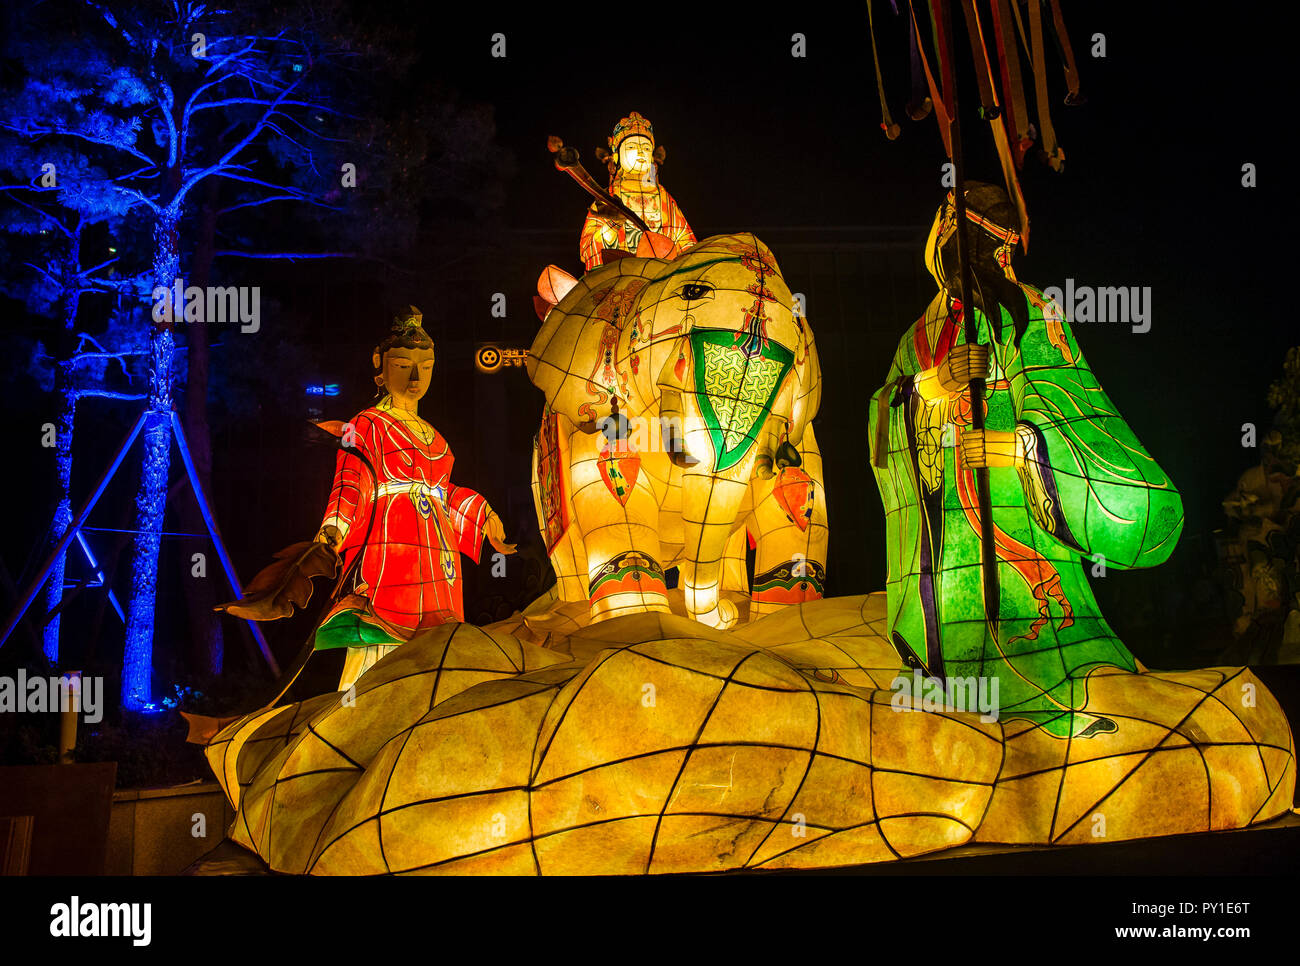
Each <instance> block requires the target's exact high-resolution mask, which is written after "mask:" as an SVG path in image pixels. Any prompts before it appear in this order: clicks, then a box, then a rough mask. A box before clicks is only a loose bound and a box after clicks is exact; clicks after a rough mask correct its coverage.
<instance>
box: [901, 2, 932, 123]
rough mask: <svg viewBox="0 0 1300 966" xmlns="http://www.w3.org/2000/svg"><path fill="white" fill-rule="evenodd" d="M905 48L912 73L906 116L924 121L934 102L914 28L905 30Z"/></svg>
mask: <svg viewBox="0 0 1300 966" xmlns="http://www.w3.org/2000/svg"><path fill="white" fill-rule="evenodd" d="M913 23H914V24H915V16H913ZM907 49H908V55H909V60H910V62H911V73H912V99H911V100H910V101H908V102H907V116H908V117H910V118H911V119H912V120H913V121H924V120H925V119H926V118H927V117H929V116H930V111H931V110H932V109H933V107H934V102H933V101H931V100H930V95H929V94H928V93H927V91H928V88H927V87H926V83H925V71H924V70H923V69H922V67H921V49H920V46H919V45H918V44H917V33H916V31H915V30H909V31H908V32H907Z"/></svg>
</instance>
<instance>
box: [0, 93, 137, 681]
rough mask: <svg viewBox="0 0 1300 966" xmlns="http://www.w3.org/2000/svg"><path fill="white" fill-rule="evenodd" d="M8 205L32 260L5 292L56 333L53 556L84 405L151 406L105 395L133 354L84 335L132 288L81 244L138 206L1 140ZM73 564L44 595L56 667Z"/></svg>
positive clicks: (46, 349)
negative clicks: (87, 308)
mask: <svg viewBox="0 0 1300 966" xmlns="http://www.w3.org/2000/svg"><path fill="white" fill-rule="evenodd" d="M10 106H11V105H9V104H0V110H3V111H6V112H7V109H8V108H9V107H10ZM0 195H2V196H3V200H4V202H5V205H4V209H3V217H2V218H0V231H3V232H5V233H7V234H9V235H13V236H20V237H22V238H24V239H25V241H26V244H25V245H23V246H22V247H21V251H22V253H23V255H24V256H25V258H24V260H23V261H22V263H21V266H18V265H11V266H10V269H11V270H10V272H8V273H7V275H6V277H5V281H4V283H3V287H4V289H5V291H6V293H7V294H9V295H11V296H13V297H16V298H19V299H21V300H22V301H23V302H24V303H26V304H27V306H28V307H29V308H30V309H31V310H32V311H33V312H34V313H36V314H37V315H42V316H45V317H47V318H50V319H51V320H52V321H53V322H54V323H55V326H54V331H53V333H52V335H51V336H50V337H48V338H46V339H44V340H42V344H41V356H42V361H45V362H48V364H49V369H50V370H51V372H50V373H49V375H50V376H51V382H52V386H51V388H52V390H53V392H54V394H55V397H56V412H55V422H54V430H55V432H54V471H55V472H54V500H53V504H54V507H53V514H52V521H51V524H50V529H49V532H48V535H47V538H46V543H47V549H48V550H53V549H54V548H55V544H57V543H58V541H59V538H60V537H61V536H62V535H63V533H64V532H65V531H66V530H67V528H68V526H69V525H70V524H71V522H72V502H71V480H72V458H73V451H74V447H73V442H74V436H75V427H76V413H77V403H78V401H79V400H80V399H82V398H84V397H87V396H101V397H107V398H115V399H142V398H144V397H143V396H141V395H137V394H131V393H124V392H121V391H118V390H113V389H110V388H107V387H106V386H105V385H104V380H103V378H102V377H103V374H104V368H105V364H106V363H109V362H116V363H117V365H118V366H120V367H121V371H122V372H124V373H125V372H126V361H125V360H126V359H127V358H128V357H129V356H131V355H132V354H133V353H132V352H131V350H130V347H129V346H122V347H118V346H114V347H113V349H112V350H110V349H106V348H105V347H104V346H103V345H102V344H101V343H100V341H98V340H96V339H95V338H93V337H92V336H91V335H90V334H89V333H88V332H85V331H81V330H80V329H79V327H78V314H79V307H80V305H81V299H82V296H83V295H85V294H86V293H87V292H107V291H113V290H115V289H120V288H121V287H122V286H123V285H124V280H123V279H122V278H120V277H116V278H114V277H110V276H109V275H108V274H107V273H108V271H109V270H110V268H111V266H113V265H114V264H115V263H116V262H117V261H118V259H117V258H116V257H112V258H107V259H103V260H100V261H98V262H96V263H95V264H92V265H87V264H85V260H84V258H83V256H84V255H85V254H86V251H85V244H84V242H83V239H84V238H85V236H86V233H87V231H92V232H93V231H94V229H95V228H96V226H101V227H102V228H104V229H106V232H107V237H108V238H112V237H113V233H114V232H116V231H117V230H118V228H119V227H120V225H121V223H122V220H123V218H124V216H125V215H126V214H127V213H128V211H129V210H130V207H131V204H132V202H131V201H130V199H128V198H125V197H123V196H122V195H120V194H118V193H117V192H115V191H112V190H111V189H109V188H108V187H107V175H106V174H105V172H104V171H103V170H102V169H100V168H98V167H96V166H95V165H93V164H92V163H91V162H90V159H89V158H88V157H87V156H86V154H85V153H83V152H81V151H78V150H67V149H66V148H63V147H60V146H52V147H42V148H41V149H39V150H38V149H35V148H34V147H33V146H32V145H30V144H28V143H25V142H23V141H21V140H19V139H17V138H14V137H12V136H6V137H0ZM100 234H104V232H100ZM109 247H111V246H109ZM15 268H17V269H19V270H17V271H15V270H14V269H15ZM66 559H67V553H66V551H64V552H63V553H60V554H59V555H58V556H57V557H56V558H55V561H54V565H53V567H52V569H51V571H50V576H49V579H48V581H47V583H46V585H45V590H44V603H45V615H46V616H45V622H44V626H43V629H42V650H43V651H44V654H45V658H46V660H47V661H48V662H49V663H50V664H51V665H57V664H58V662H59V630H60V623H61V621H60V616H59V610H60V607H61V605H62V602H63V587H64V577H65V572H66Z"/></svg>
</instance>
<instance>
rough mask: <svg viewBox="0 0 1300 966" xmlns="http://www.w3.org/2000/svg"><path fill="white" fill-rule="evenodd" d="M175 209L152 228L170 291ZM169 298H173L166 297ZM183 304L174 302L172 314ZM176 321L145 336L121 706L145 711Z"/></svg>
mask: <svg viewBox="0 0 1300 966" xmlns="http://www.w3.org/2000/svg"><path fill="white" fill-rule="evenodd" d="M179 221H180V211H179V208H178V207H168V208H165V209H163V210H162V212H160V213H159V215H158V220H157V221H156V222H155V225H154V285H155V286H162V287H166V288H168V289H170V288H171V287H172V285H173V284H174V283H175V281H176V279H177V278H178V276H179V274H180V252H179V239H178V234H177V225H178V222H179ZM169 298H172V296H169ZM183 309H184V306H183V302H182V303H177V302H175V301H173V303H172V315H173V317H174V318H175V319H183V318H184V312H183ZM173 324H174V323H172V322H168V321H164V322H161V323H156V324H155V325H154V327H153V331H152V333H151V334H150V337H149V400H148V407H149V409H148V415H147V416H146V418H145V424H144V433H143V436H144V452H143V456H142V460H141V465H140V485H139V488H138V489H137V491H136V498H135V509H136V524H135V529H136V533H135V546H134V548H133V551H132V558H131V601H130V605H129V607H128V609H127V615H126V647H125V650H124V653H123V655H122V707H123V708H125V709H127V710H129V711H142V710H148V709H149V705H150V704H151V702H152V698H153V635H154V606H155V598H156V596H157V590H158V550H159V548H160V547H161V545H162V529H163V516H164V509H165V507H166V502H167V474H168V470H169V469H170V467H171V438H172V433H171V411H172V357H173V354H174V351H175V347H176V338H175V335H174V334H173V331H172V325H173Z"/></svg>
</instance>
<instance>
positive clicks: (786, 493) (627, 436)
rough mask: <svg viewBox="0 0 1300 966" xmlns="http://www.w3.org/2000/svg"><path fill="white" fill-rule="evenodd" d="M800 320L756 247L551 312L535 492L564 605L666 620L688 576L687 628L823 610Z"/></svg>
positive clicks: (594, 284) (816, 369) (692, 257)
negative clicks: (675, 586) (802, 608)
mask: <svg viewBox="0 0 1300 966" xmlns="http://www.w3.org/2000/svg"><path fill="white" fill-rule="evenodd" d="M553 277H554V273H553V272H550V271H547V272H543V274H542V280H541V281H542V284H541V285H540V286H539V298H542V299H543V301H546V300H547V299H549V298H550V297H552V296H553V295H555V294H558V293H556V292H555V288H554V286H553V285H552V284H550V280H551V279H552V278H553ZM797 308H798V306H797V305H796V303H795V300H794V298H793V296H792V295H791V293H790V289H789V287H788V286H787V284H786V283H785V281H784V279H783V278H782V276H781V271H780V268H779V266H778V265H777V263H776V259H775V257H774V256H773V255H772V252H771V251H770V250H769V249H768V248H767V246H766V245H764V244H763V243H762V242H761V241H760V240H759V239H758V238H756V237H755V236H753V235H752V234H748V233H742V234H736V235H722V236H718V237H715V238H708V239H705V240H704V241H702V242H700V243H699V244H697V245H695V246H694V247H693V248H691V249H690V250H689V251H687V252H685V253H683V254H681V255H679V256H677V257H676V258H673V259H652V258H633V257H629V258H621V259H618V260H616V261H614V262H612V263H610V264H606V265H603V266H601V267H599V268H596V269H594V270H592V271H589V272H588V273H587V274H586V275H584V276H583V278H582V279H580V280H579V281H578V282H577V283H576V284H575V285H573V286H571V287H568V288H567V289H566V291H565V294H564V295H563V296H562V297H561V300H560V301H559V302H558V304H555V305H554V306H553V307H552V308H550V310H549V311H548V312H547V313H546V315H545V319H544V321H543V324H542V327H541V329H540V331H539V332H538V334H537V338H536V339H535V340H534V343H533V346H532V348H531V349H530V350H529V358H528V372H529V377H530V378H531V379H532V381H533V382H534V384H535V385H537V386H538V388H540V389H541V390H542V391H543V393H544V394H545V396H546V407H547V408H546V411H545V413H544V416H543V423H542V428H541V431H540V432H539V434H538V439H537V445H536V448H535V452H534V461H533V486H534V493H535V497H536V506H537V513H538V519H539V521H540V524H541V528H542V534H543V538H544V540H545V542H546V546H547V549H548V552H549V553H550V557H551V562H552V565H553V566H554V568H555V571H556V574H557V576H558V580H559V583H558V586H559V592H558V596H557V597H556V598H555V600H554V601H553V603H554V604H556V605H557V606H558V605H559V604H561V603H565V602H577V601H586V602H588V603H589V604H590V607H591V614H592V616H593V618H595V619H605V618H609V617H616V616H620V615H623V614H629V613H645V612H667V611H668V610H669V609H670V608H669V604H668V599H667V572H668V571H669V570H671V569H672V568H674V567H675V568H677V569H678V572H679V577H680V580H681V585H682V586H683V588H684V589H685V592H686V593H685V605H686V609H687V613H688V614H689V616H691V617H693V618H694V619H696V620H699V621H701V622H703V623H706V624H708V625H710V626H713V627H730V626H733V625H734V624H735V623H736V622H737V621H738V620H739V619H740V613H739V611H738V609H737V608H736V606H735V604H734V602H733V601H732V600H731V599H730V598H729V597H728V595H729V594H730V593H732V592H740V593H743V594H746V595H748V597H749V607H748V608H747V610H748V613H749V614H750V616H753V617H756V616H760V615H762V614H764V613H770V612H772V611H774V610H777V609H779V608H780V607H783V606H788V605H790V604H793V603H798V602H801V601H805V600H814V599H817V598H820V597H821V596H822V594H823V588H824V582H825V562H826V547H827V540H828V535H829V528H828V524H827V518H826V498H825V490H824V487H823V485H822V462H821V452H820V450H819V448H818V443H817V438H816V434H815V433H814V432H813V430H812V428H811V426H810V425H809V423H810V421H811V420H812V418H813V417H814V416H815V415H816V413H817V409H818V406H819V404H820V399H821V370H820V365H819V363H818V359H817V353H816V348H815V343H814V339H813V333H812V328H811V326H810V324H809V323H808V320H807V319H806V318H804V317H803V314H802V311H801V309H800V310H799V311H796V309H797ZM747 543H749V544H750V545H752V546H753V547H754V550H755V562H754V571H755V573H754V576H753V578H752V580H751V578H750V575H749V573H748V571H747V567H746V557H745V553H746V544H747ZM528 614H529V619H530V621H536V622H538V626H539V627H542V626H545V622H546V621H547V620H548V619H549V617H548V615H546V614H542V613H538V612H537V611H536V609H534V608H529V611H528Z"/></svg>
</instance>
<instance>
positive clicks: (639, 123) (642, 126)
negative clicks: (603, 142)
mask: <svg viewBox="0 0 1300 966" xmlns="http://www.w3.org/2000/svg"><path fill="white" fill-rule="evenodd" d="M634 134H640V135H643V136H644V137H648V138H649V139H650V143H651V144H654V143H655V129H654V125H652V124H651V123H650V122H649V121H647V120H646V119H645V118H644V117H642V116H641V115H640V114H638V113H637V112H636V111H633V112H632V113H631V114H629V115H628V116H627V117H625V118H623V119H622V120H620V121H619V122H618V123H617V124H615V125H614V133H613V134H611V135H610V136H609V149H610V150H611V151H615V152H617V151H618V146H619V145H620V144H622V143H623V142H624V141H625V140H627V139H628V138H630V137H632V135H634Z"/></svg>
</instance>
